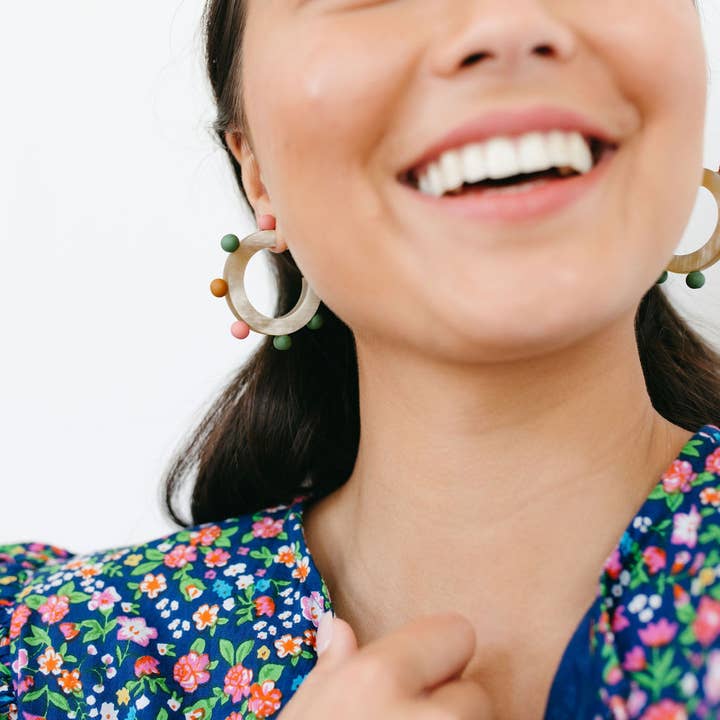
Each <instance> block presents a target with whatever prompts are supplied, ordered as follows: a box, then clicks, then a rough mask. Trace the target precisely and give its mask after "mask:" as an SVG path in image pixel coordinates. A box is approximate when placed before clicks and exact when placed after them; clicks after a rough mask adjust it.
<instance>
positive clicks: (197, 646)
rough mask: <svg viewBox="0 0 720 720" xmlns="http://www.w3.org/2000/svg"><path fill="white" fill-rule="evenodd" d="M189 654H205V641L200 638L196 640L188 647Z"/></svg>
mask: <svg viewBox="0 0 720 720" xmlns="http://www.w3.org/2000/svg"><path fill="white" fill-rule="evenodd" d="M190 651H191V652H196V653H197V654H198V655H202V653H204V652H205V640H204V639H203V638H201V637H199V638H197V640H195V642H194V643H193V644H192V645H191V646H190Z"/></svg>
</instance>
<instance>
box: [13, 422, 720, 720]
mask: <svg viewBox="0 0 720 720" xmlns="http://www.w3.org/2000/svg"><path fill="white" fill-rule="evenodd" d="M309 498H310V496H309V495H306V496H300V497H297V498H295V499H294V500H293V501H291V502H290V504H289V505H279V506H276V507H271V508H265V509H263V510H258V511H257V512H256V513H253V514H248V515H244V516H241V517H234V518H229V519H227V520H224V521H222V522H217V523H204V524H200V525H196V526H194V527H191V528H187V529H184V530H181V531H179V532H174V533H172V534H169V535H166V536H164V537H162V538H159V539H156V540H153V541H150V542H147V543H143V544H139V545H133V546H129V547H121V548H117V549H110V550H104V551H100V552H96V553H94V554H90V555H79V554H72V553H70V552H68V551H67V550H65V549H62V548H59V547H54V546H52V545H46V544H41V543H21V544H16V545H3V546H0V720H16V719H18V718H19V719H20V720H38V719H39V718H46V719H47V720H58V719H60V718H78V719H83V720H84V719H85V718H97V719H98V720H135V719H138V720H151V719H152V720H168V719H170V718H182V719H183V720H201V719H203V718H219V719H220V720H256V719H257V718H274V717H277V715H279V713H280V711H281V709H282V707H283V706H284V704H285V703H287V701H288V700H289V698H290V697H292V695H293V693H294V692H295V691H296V690H297V689H298V687H299V686H300V684H301V683H302V681H303V679H304V678H305V676H306V675H307V674H308V673H309V672H310V671H311V670H312V668H313V666H314V664H315V662H316V659H317V653H316V648H315V638H316V631H317V626H318V622H319V618H320V615H321V613H322V612H323V611H325V610H328V609H329V610H332V603H331V598H330V596H329V593H328V589H327V586H326V584H325V582H324V580H323V578H322V577H321V576H320V573H319V571H318V569H317V567H316V566H315V565H314V562H313V558H312V556H311V555H310V551H309V550H308V547H307V544H306V543H305V536H304V533H303V526H302V517H303V508H304V506H305V503H306V501H307V502H309ZM718 540H720V427H718V426H716V425H710V424H708V425H704V426H703V427H701V428H700V429H699V430H698V431H697V432H695V434H694V435H693V436H692V438H691V439H690V440H689V442H688V443H687V444H686V445H685V447H684V448H683V449H682V451H681V452H680V454H679V455H678V457H677V458H676V459H675V460H673V462H672V464H671V465H670V466H669V467H668V468H667V470H666V471H665V472H664V473H663V474H662V476H661V478H660V479H659V481H658V483H657V485H656V486H655V487H654V489H653V490H652V492H651V493H650V495H649V496H648V497H647V498H646V500H645V501H644V503H643V504H642V506H641V507H640V508H639V509H638V512H637V513H636V515H635V517H634V518H633V520H632V521H631V523H630V524H629V525H628V527H627V529H626V530H625V532H624V533H623V535H622V536H621V538H620V540H619V542H618V544H617V546H616V547H615V549H614V550H613V551H612V553H611V554H610V556H609V557H608V558H607V560H606V561H605V563H604V567H603V568H602V569H600V570H601V571H600V573H599V582H598V593H597V597H596V599H595V601H594V602H593V603H592V604H591V606H590V607H589V608H588V610H587V612H586V613H585V615H584V616H583V618H582V619H581V620H580V622H579V623H578V625H577V627H576V629H575V632H574V634H573V635H572V637H571V638H570V639H569V642H568V644H567V646H566V648H565V651H564V654H563V657H562V659H561V661H560V663H559V666H558V668H557V670H556V674H555V677H554V680H553V683H552V687H551V690H550V694H549V697H548V702H547V707H546V708H545V720H570V719H571V718H572V719H573V720H580V719H582V720H600V719H606V718H612V719H614V720H630V719H635V718H639V719H640V720H686V719H688V718H717V717H720V639H719V638H720V581H718V578H719V577H720V549H719V545H718Z"/></svg>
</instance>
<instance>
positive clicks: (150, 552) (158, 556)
mask: <svg viewBox="0 0 720 720" xmlns="http://www.w3.org/2000/svg"><path fill="white" fill-rule="evenodd" d="M145 557H146V558H147V559H148V560H155V561H157V560H159V561H160V562H162V561H163V560H164V559H165V553H163V552H160V551H159V550H156V549H155V548H148V549H147V550H145Z"/></svg>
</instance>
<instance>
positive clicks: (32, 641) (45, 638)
mask: <svg viewBox="0 0 720 720" xmlns="http://www.w3.org/2000/svg"><path fill="white" fill-rule="evenodd" d="M30 629H31V632H32V636H31V637H29V638H27V639H26V641H25V642H27V644H28V645H47V646H48V647H52V640H51V639H50V635H48V634H47V632H46V631H45V630H43V629H42V628H39V627H38V626H37V625H31V626H30Z"/></svg>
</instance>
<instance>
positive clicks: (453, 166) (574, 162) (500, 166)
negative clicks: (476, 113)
mask: <svg viewBox="0 0 720 720" xmlns="http://www.w3.org/2000/svg"><path fill="white" fill-rule="evenodd" d="M592 166H593V158H592V152H591V150H590V146H589V144H588V141H587V140H586V139H585V138H584V137H583V136H582V135H581V134H580V133H579V132H576V131H573V132H565V131H562V130H552V131H550V132H530V133H527V134H525V135H520V136H518V137H513V138H510V137H496V138H492V139H490V140H487V141H485V142H479V143H473V144H470V145H465V146H464V147H462V148H458V149H455V150H449V151H448V152H445V153H443V154H442V155H441V156H440V157H439V158H438V159H437V160H436V161H434V162H431V163H429V164H428V165H426V166H425V168H424V169H423V171H422V172H421V174H420V176H419V185H420V190H421V191H422V192H424V193H428V194H429V195H435V196H436V197H440V196H441V195H444V194H445V193H447V192H452V191H453V190H457V189H458V188H461V187H462V186H463V184H464V183H466V182H468V183H475V182H480V181H482V180H486V179H488V178H491V179H493V180H496V179H498V178H505V177H511V176H512V175H518V174H520V173H531V172H540V171H542V170H549V169H550V168H552V167H557V168H559V169H560V172H561V173H562V174H567V173H570V172H572V170H577V171H578V172H579V173H582V174H585V173H587V172H589V171H590V170H591V169H592ZM568 168H570V169H568Z"/></svg>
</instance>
